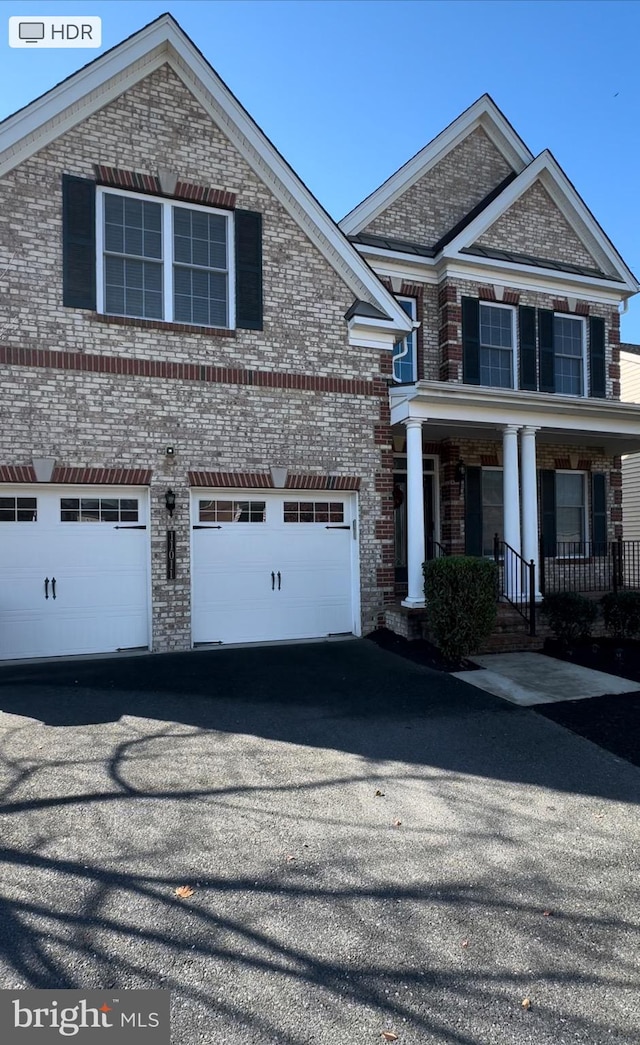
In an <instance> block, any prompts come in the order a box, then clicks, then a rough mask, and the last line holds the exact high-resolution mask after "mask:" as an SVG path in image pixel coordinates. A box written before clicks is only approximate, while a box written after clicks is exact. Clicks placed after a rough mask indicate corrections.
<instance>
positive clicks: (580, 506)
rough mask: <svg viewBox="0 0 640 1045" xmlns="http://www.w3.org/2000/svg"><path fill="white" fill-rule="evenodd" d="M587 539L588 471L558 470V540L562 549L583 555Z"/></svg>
mask: <svg viewBox="0 0 640 1045" xmlns="http://www.w3.org/2000/svg"><path fill="white" fill-rule="evenodd" d="M586 540H587V476H586V473H585V472H574V471H571V472H568V471H556V541H557V542H558V545H559V546H560V549H561V550H564V551H565V552H567V553H571V554H582V555H583V554H584V547H585V542H586Z"/></svg>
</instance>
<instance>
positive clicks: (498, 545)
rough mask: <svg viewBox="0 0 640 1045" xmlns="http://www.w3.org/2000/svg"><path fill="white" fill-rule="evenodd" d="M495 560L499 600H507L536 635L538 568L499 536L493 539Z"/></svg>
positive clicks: (530, 632) (531, 632) (530, 631)
mask: <svg viewBox="0 0 640 1045" xmlns="http://www.w3.org/2000/svg"><path fill="white" fill-rule="evenodd" d="M493 558H494V560H495V563H496V566H497V567H498V598H502V599H506V601H507V602H509V603H510V604H511V605H512V606H513V608H514V609H515V610H517V612H518V613H519V614H520V616H521V617H522V618H523V619H524V621H525V622H526V623H527V624H528V626H529V634H530V635H535V633H536V566H535V563H534V561H533V559H532V560H531V562H527V561H526V560H525V559H523V558H522V556H521V555H520V554H519V553H518V552H517V551H516V550H515V548H512V547H511V545H510V544H507V542H506V541H501V540H500V538H499V537H498V534H496V535H495V537H494V538H493Z"/></svg>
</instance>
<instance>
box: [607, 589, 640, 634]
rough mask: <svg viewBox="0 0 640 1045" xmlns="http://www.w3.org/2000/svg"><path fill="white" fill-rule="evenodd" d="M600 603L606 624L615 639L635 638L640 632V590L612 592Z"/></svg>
mask: <svg viewBox="0 0 640 1045" xmlns="http://www.w3.org/2000/svg"><path fill="white" fill-rule="evenodd" d="M600 605H601V606H602V616H603V619H604V626H605V628H606V629H607V631H608V632H609V634H610V635H612V636H613V638H614V639H634V638H635V637H636V636H637V635H638V634H639V633H640V591H619V592H618V593H617V594H615V595H614V594H613V592H611V593H610V594H609V595H605V596H604V598H603V599H601V600H600Z"/></svg>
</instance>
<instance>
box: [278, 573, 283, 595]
mask: <svg viewBox="0 0 640 1045" xmlns="http://www.w3.org/2000/svg"><path fill="white" fill-rule="evenodd" d="M281 583H282V577H281V576H280V570H278V591H280V587H281Z"/></svg>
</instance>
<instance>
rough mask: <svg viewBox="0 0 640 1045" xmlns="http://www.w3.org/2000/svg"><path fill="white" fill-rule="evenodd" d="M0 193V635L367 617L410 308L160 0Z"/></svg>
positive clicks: (0, 181)
mask: <svg viewBox="0 0 640 1045" xmlns="http://www.w3.org/2000/svg"><path fill="white" fill-rule="evenodd" d="M0 193H1V200H2V203H1V210H0V273H1V279H2V286H1V301H0V308H1V312H0V335H1V336H0V343H1V347H0V367H1V371H2V386H1V387H2V399H3V417H4V423H3V426H2V430H1V432H0V441H1V450H0V482H1V483H2V490H1V492H0V530H1V533H2V538H1V540H0V572H1V577H2V579H1V583H0V658H7V657H31V656H50V655H57V654H76V653H91V652H98V651H109V650H121V649H127V648H136V647H143V648H145V647H150V648H152V649H154V650H180V649H188V648H190V647H191V645H192V644H199V643H203V644H206V643H218V642H234V641H241V642H242V641H250V640H269V639H283V638H284V639H295V638H304V637H309V636H313V635H327V634H330V633H341V632H347V633H352V632H353V633H355V634H359V633H360V632H361V631H362V630H363V629H365V630H370V629H371V627H373V626H375V622H376V621H377V619H378V616H379V614H380V613H381V611H382V609H383V606H384V599H385V596H388V593H389V585H388V584H387V576H386V569H387V567H386V563H385V554H386V551H385V544H384V540H383V536H382V534H381V533H380V532H379V524H378V521H379V519H380V517H381V514H382V501H383V497H384V496H385V490H384V478H383V477H384V474H385V472H386V469H387V456H388V455H386V444H387V440H388V435H387V430H388V419H389V401H388V373H389V371H390V363H391V351H392V348H393V344H394V342H396V341H397V340H398V338H401V337H403V336H405V335H406V334H407V333H408V332H409V331H410V330H411V321H410V320H409V319H408V317H407V315H406V313H405V312H404V310H403V309H402V308H401V306H400V305H399V304H398V302H397V301H396V300H395V298H394V296H393V295H392V294H391V293H390V292H389V291H388V290H387V289H386V288H385V287H384V286H383V284H382V283H381V282H380V281H379V280H378V278H377V277H376V276H375V274H374V273H373V272H372V271H371V269H370V267H369V266H368V265H367V264H366V262H365V261H364V260H363V259H362V258H361V256H360V255H359V254H358V252H357V251H356V249H355V248H354V247H353V246H352V245H351V244H350V243H349V242H348V240H347V239H346V237H345V236H344V235H343V234H342V233H341V232H340V231H339V229H338V228H337V226H336V225H335V223H334V222H333V221H332V220H331V219H330V218H329V216H328V215H327V214H326V212H325V211H324V210H323V209H322V208H321V207H320V205H319V204H318V203H317V201H316V200H315V199H314V198H313V196H312V195H311V193H310V192H309V191H308V190H307V189H306V188H305V186H304V185H303V184H302V183H301V182H300V180H299V179H298V178H297V177H296V175H295V174H294V172H293V171H292V170H291V168H290V167H289V166H288V165H287V164H286V162H285V161H284V160H283V159H282V157H281V156H280V155H279V153H278V152H277V151H276V149H274V147H273V146H272V145H271V143H270V142H269V141H268V140H267V139H266V138H265V136H264V135H263V134H262V132H261V131H260V130H259V128H258V127H257V126H256V125H255V123H254V122H253V121H252V119H251V118H250V116H249V115H248V114H247V113H246V112H245V110H244V109H243V108H242V106H241V105H240V104H239V103H238V101H237V100H236V99H235V98H234V96H233V95H232V94H231V92H230V91H229V90H228V88H227V87H226V86H225V85H224V84H223V83H222V82H221V80H220V79H219V78H218V77H217V76H216V74H215V73H214V72H213V70H212V69H211V68H210V66H209V65H208V64H207V62H206V61H205V60H204V59H203V57H202V55H201V54H200V53H199V52H198V50H197V49H196V47H195V46H194V45H193V44H192V43H191V41H190V40H189V39H188V38H187V37H186V36H185V34H184V33H183V32H182V30H181V29H180V27H179V26H178V25H177V24H176V23H175V21H174V20H173V19H172V18H171V17H170V16H168V15H165V16H163V17H161V18H159V19H158V20H156V21H155V22H153V23H152V24H151V25H149V26H147V27H146V28H145V29H143V30H141V31H140V32H138V33H136V34H135V35H134V36H132V37H130V38H129V39H127V40H125V41H124V42H123V43H121V44H120V45H119V46H117V47H116V48H114V49H113V50H111V51H109V52H107V53H106V54H104V55H102V56H100V57H99V58H98V59H97V60H95V61H94V62H91V63H90V64H89V65H88V66H86V67H85V68H83V69H82V70H80V72H78V73H76V74H75V75H74V76H71V77H70V78H69V79H67V80H65V81H63V82H62V83H61V84H59V85H58V86H57V87H55V88H54V89H53V90H52V91H50V92H48V93H47V94H45V95H44V96H43V97H41V98H39V99H37V100H36V101H35V102H33V103H32V104H31V105H29V106H27V107H26V108H25V109H22V110H21V111H19V112H17V113H16V114H15V115H14V116H12V117H10V118H9V119H7V120H5V121H4V123H3V124H2V125H1V126H0Z"/></svg>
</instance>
